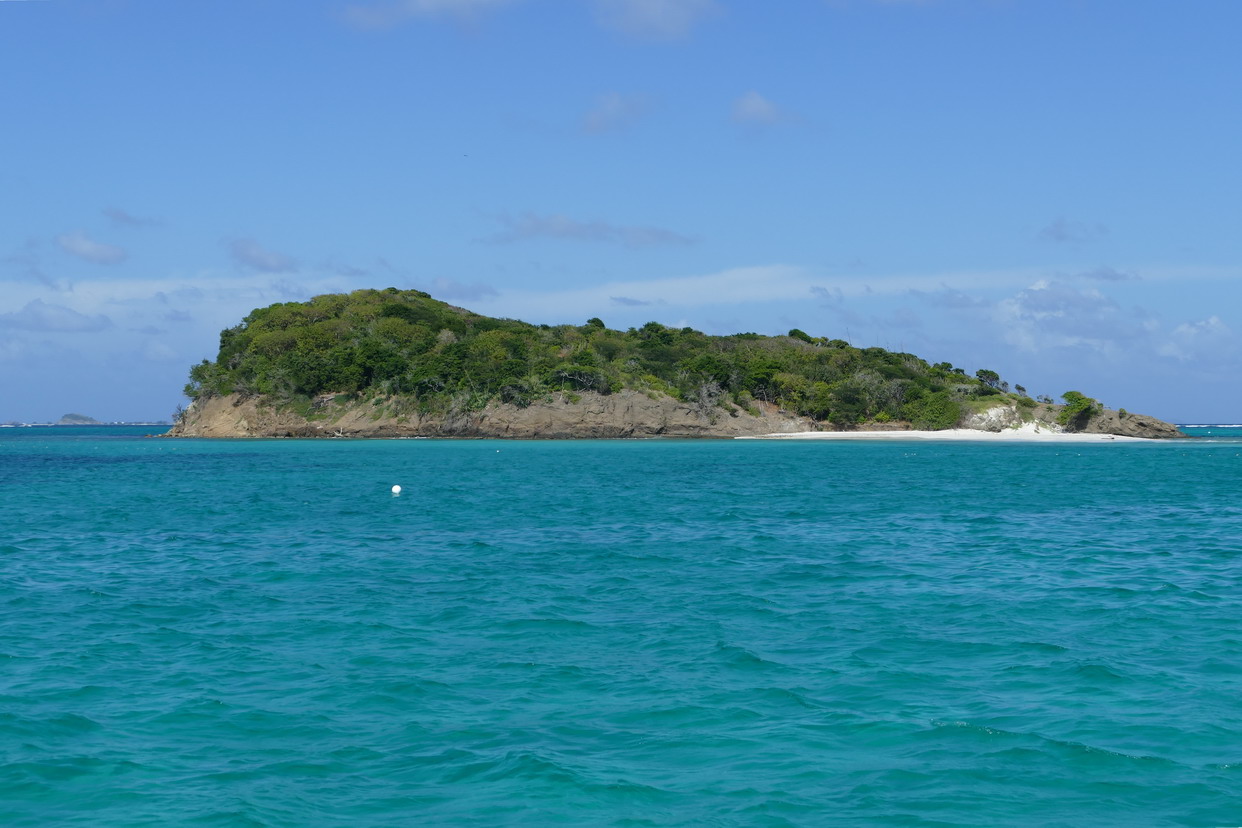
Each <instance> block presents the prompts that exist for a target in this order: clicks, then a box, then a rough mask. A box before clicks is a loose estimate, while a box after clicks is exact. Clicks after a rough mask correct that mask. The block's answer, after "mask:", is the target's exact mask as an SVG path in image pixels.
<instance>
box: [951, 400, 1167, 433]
mask: <svg viewBox="0 0 1242 828" xmlns="http://www.w3.org/2000/svg"><path fill="white" fill-rule="evenodd" d="M1060 411H1061V406H1059V405H1044V404H1040V405H1037V406H1035V407H1034V408H1033V409H1030V410H1029V411H1028V412H1025V413H1024V412H1022V411H1021V410H1019V408H1018V407H1017V406H1015V405H1008V404H1006V405H998V406H994V407H992V408H989V409H988V410H987V411H981V412H977V413H972V414H967V415H965V416H963V418H962V422H961V426H962V428H973V429H977V430H979V431H1002V430H1004V429H1007V428H1017V427H1018V426H1020V425H1022V424H1023V423H1024V422H1030V421H1032V420H1033V421H1034V422H1035V423H1036V424H1037V425H1038V426H1039V427H1041V428H1046V429H1048V430H1049V431H1054V432H1061V431H1068V430H1070V429H1066V428H1063V427H1062V426H1061V425H1059V424H1058V423H1057V414H1059V413H1060ZM1075 430H1077V431H1079V432H1081V433H1083V434H1115V435H1117V436H1118V437H1144V438H1147V439H1151V440H1161V439H1171V438H1179V437H1186V436H1187V435H1185V434H1183V433H1182V432H1181V431H1179V430H1178V428H1177V426H1175V425H1173V424H1172V423H1166V422H1165V421H1164V420H1157V419H1156V418H1155V417H1148V416H1147V415H1145V414H1128V413H1127V414H1122V413H1121V412H1120V411H1113V410H1112V409H1104V410H1103V411H1101V412H1100V413H1098V414H1096V415H1094V416H1092V417H1091V419H1090V420H1088V421H1087V423H1086V424H1085V425H1084V426H1083V427H1082V428H1080V429H1075Z"/></svg>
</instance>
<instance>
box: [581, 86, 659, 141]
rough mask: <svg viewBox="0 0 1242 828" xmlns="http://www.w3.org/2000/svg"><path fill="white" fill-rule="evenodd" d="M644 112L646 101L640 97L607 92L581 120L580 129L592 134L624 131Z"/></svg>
mask: <svg viewBox="0 0 1242 828" xmlns="http://www.w3.org/2000/svg"><path fill="white" fill-rule="evenodd" d="M646 110H647V101H646V99H645V98H643V97H642V96H641V95H622V94H621V93H619V92H609V93H607V94H605V95H601V96H600V98H599V100H598V101H596V102H595V106H594V107H593V108H592V109H591V111H590V112H588V113H587V114H586V117H584V118H583V119H582V128H583V129H584V130H586V131H587V132H589V133H592V134H598V133H601V132H614V131H617V130H621V129H625V128H627V127H629V126H632V125H633V124H634V122H635V121H637V120H638V119H639V118H640V117H642V115H643V113H644V112H646Z"/></svg>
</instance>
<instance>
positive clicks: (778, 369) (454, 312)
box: [185, 288, 999, 428]
mask: <svg viewBox="0 0 1242 828" xmlns="http://www.w3.org/2000/svg"><path fill="white" fill-rule="evenodd" d="M980 374H984V375H985V376H983V377H979V378H975V377H970V376H968V375H967V374H966V372H965V371H963V370H962V369H960V368H954V367H953V366H952V365H950V364H949V363H947V362H940V363H936V364H935V365H929V364H928V363H927V362H925V361H924V360H922V359H920V358H918V357H916V356H913V355H912V354H904V353H893V352H890V351H886V350H884V349H882V348H862V349H860V348H855V347H852V346H850V345H849V344H848V343H846V342H844V341H842V340H840V339H828V338H823V337H819V338H816V337H812V336H810V335H809V334H806V333H804V332H803V331H800V330H796V329H795V330H793V331H790V332H789V335H788V336H775V337H773V336H761V335H759V334H754V333H742V334H735V335H732V336H708V335H707V334H704V333H701V332H700V331H696V330H694V329H692V328H668V327H665V326H664V325H661V324H659V323H658V322H648V323H647V324H646V325H643V326H642V327H641V328H630V329H629V330H626V331H618V330H611V329H609V328H608V327H607V326H606V325H605V324H604V322H603V321H602V320H600V319H597V318H593V319H590V320H588V321H587V322H586V323H585V324H583V325H580V326H573V325H557V326H548V325H531V324H527V323H525V322H518V321H515V320H510V319H494V318H490V317H486V316H481V315H479V314H476V313H472V312H470V311H467V310H464V309H462V308H457V307H453V306H451V305H448V304H445V303H444V302H440V301H437V300H435V299H432V298H431V297H430V296H429V295H428V294H426V293H423V292H421V291H414V290H398V289H396V288H387V289H385V290H359V291H354V292H353V293H350V294H348V295H346V294H331V295H325V296H316V297H315V298H314V299H311V300H310V301H309V302H289V303H284V304H277V305H272V306H270V307H267V308H260V309H258V310H255V311H254V312H252V313H251V314H250V315H249V316H247V317H246V318H245V319H244V320H242V322H241V323H240V324H239V325H237V326H235V327H232V328H229V329H227V330H225V331H222V332H221V334H220V352H219V355H218V356H217V358H216V360H215V361H214V362H208V361H203V362H202V363H201V364H199V365H196V366H194V367H193V368H192V369H191V371H190V382H189V384H188V385H187V386H186V389H185V390H186V394H187V395H188V396H190V397H191V398H198V397H202V396H212V395H225V394H230V393H240V394H243V395H263V396H266V397H269V398H271V399H272V400H273V401H274V402H276V403H279V404H297V403H298V402H302V403H306V402H308V401H311V400H313V399H314V398H316V397H318V396H321V395H323V394H327V393H331V394H351V395H369V396H374V397H376V398H377V400H378V399H381V398H382V399H385V400H398V401H403V402H404V403H405V404H410V405H415V406H418V407H420V408H423V409H427V410H430V409H434V408H444V407H448V406H457V407H463V408H467V409H475V408H480V407H482V406H484V405H486V404H487V403H488V402H491V401H493V400H499V401H503V402H508V403H514V404H517V405H529V404H530V403H532V402H535V401H537V400H539V399H543V398H546V397H548V396H549V395H551V394H553V393H556V392H564V393H578V392H584V391H595V392H599V393H601V394H610V393H614V392H616V391H619V390H621V389H623V388H632V389H638V390H643V391H646V392H647V393H651V394H667V395H670V396H673V397H676V398H679V399H682V400H686V401H689V402H692V403H694V404H696V405H700V406H704V407H713V406H716V405H721V404H725V403H729V402H731V403H733V404H736V405H739V406H741V407H742V408H746V409H751V408H753V407H754V405H755V401H757V400H762V401H764V402H769V403H773V404H776V405H779V406H781V407H783V408H785V409H787V410H791V411H794V412H797V413H799V414H804V415H808V416H811V417H814V418H816V419H820V420H830V421H832V422H836V423H840V424H851V423H857V422H863V421H866V420H880V421H883V420H890V419H906V420H910V421H911V422H912V423H914V425H915V426H916V427H922V428H948V427H951V426H952V425H953V424H954V423H955V422H956V421H957V419H958V417H959V416H960V414H961V406H962V405H963V404H964V403H968V401H969V400H970V399H972V398H973V397H977V396H982V395H984V394H993V395H994V394H996V393H998V392H997V390H996V388H995V385H994V383H998V382H999V377H998V376H996V375H995V373H994V372H991V371H986V372H984V371H981V372H980Z"/></svg>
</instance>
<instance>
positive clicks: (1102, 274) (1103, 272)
mask: <svg viewBox="0 0 1242 828" xmlns="http://www.w3.org/2000/svg"><path fill="white" fill-rule="evenodd" d="M1077 277H1078V278H1079V279H1091V280H1092V281H1096V282H1135V281H1138V279H1139V277H1138V276H1137V275H1135V274H1133V273H1126V272H1124V271H1121V270H1117V269H1116V268H1112V267H1097V268H1095V269H1094V270H1086V271H1083V272H1082V273H1079V274H1077Z"/></svg>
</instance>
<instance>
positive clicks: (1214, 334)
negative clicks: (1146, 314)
mask: <svg viewBox="0 0 1242 828" xmlns="http://www.w3.org/2000/svg"><path fill="white" fill-rule="evenodd" d="M1235 348H1236V341H1235V337H1234V334H1233V331H1232V330H1231V329H1230V327H1229V326H1228V325H1226V324H1225V323H1224V322H1223V321H1222V320H1221V318H1220V317H1219V316H1216V315H1214V314H1213V315H1212V316H1209V317H1208V318H1207V319H1200V320H1198V321H1194V322H1184V323H1182V324H1180V325H1178V326H1177V327H1176V328H1174V329H1173V330H1172V332H1171V333H1170V335H1169V337H1168V339H1167V340H1166V341H1165V342H1163V343H1161V345H1160V347H1159V349H1158V352H1159V354H1160V355H1161V356H1166V357H1171V358H1173V359H1176V360H1178V361H1181V362H1187V361H1189V360H1192V359H1199V358H1202V357H1204V356H1207V355H1209V354H1211V353H1213V352H1217V353H1219V352H1222V351H1232V350H1235Z"/></svg>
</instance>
